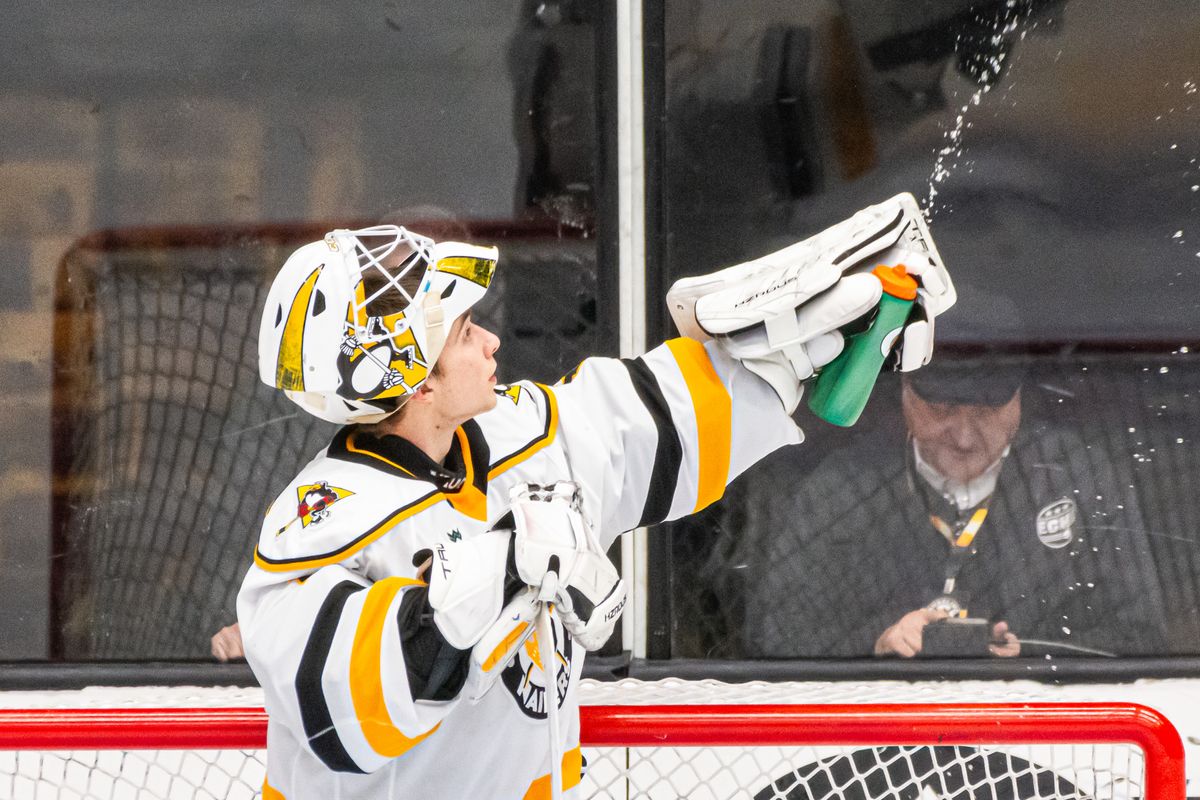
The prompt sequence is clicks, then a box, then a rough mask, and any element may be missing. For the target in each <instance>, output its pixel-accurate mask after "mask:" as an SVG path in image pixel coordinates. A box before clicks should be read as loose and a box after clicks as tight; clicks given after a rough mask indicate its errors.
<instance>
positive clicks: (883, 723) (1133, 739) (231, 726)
mask: <svg viewBox="0 0 1200 800" xmlns="http://www.w3.org/2000/svg"><path fill="white" fill-rule="evenodd" d="M581 718H582V739H583V741H582V744H583V746H584V747H595V748H672V747H735V748H750V747H755V746H763V745H770V746H826V745H829V746H833V745H841V746H860V747H868V746H869V747H884V746H891V745H927V746H938V747H959V746H966V747H973V746H1004V745H1064V744H1071V745H1083V744H1088V745H1110V744H1114V745H1116V744H1125V745H1133V746H1136V747H1137V748H1139V749H1140V750H1141V752H1142V754H1143V758H1144V765H1145V767H1144V776H1142V778H1141V782H1140V791H1138V792H1137V794H1136V795H1134V796H1142V797H1144V798H1148V799H1149V800H1180V798H1183V797H1184V796H1185V776H1184V763H1183V761H1184V756H1183V753H1184V751H1183V743H1182V741H1181V739H1180V736H1179V733H1178V732H1177V731H1176V729H1175V728H1174V726H1173V725H1172V724H1171V723H1170V721H1168V720H1167V719H1166V718H1165V717H1164V716H1163V715H1162V714H1160V713H1159V712H1157V711H1155V710H1154V709H1152V708H1149V707H1147V706H1143V705H1138V704H1134V703H972V704H924V705H922V704H877V705H844V704H840V705H825V704H821V705H639V706H603V705H596V706H584V707H583V708H582V710H581ZM265 742H266V714H265V713H264V711H263V710H262V709H260V708H71V709H63V708H58V709H51V708H39V709H0V750H21V751H29V750H40V751H66V750H172V749H175V750H260V749H262V748H263V747H265Z"/></svg>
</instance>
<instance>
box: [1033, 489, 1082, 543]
mask: <svg viewBox="0 0 1200 800" xmlns="http://www.w3.org/2000/svg"><path fill="white" fill-rule="evenodd" d="M1078 517H1079V509H1078V506H1076V505H1075V501H1074V500H1072V499H1071V498H1069V497H1060V498H1059V499H1057V500H1055V501H1054V502H1053V503H1050V504H1049V505H1047V506H1046V507H1045V508H1043V509H1042V510H1041V511H1039V512H1038V514H1037V537H1038V540H1039V541H1040V542H1041V543H1042V544H1044V545H1046V547H1049V548H1051V549H1053V550H1060V549H1062V548H1064V547H1066V546H1067V545H1069V544H1070V543H1071V542H1072V541H1073V540H1074V539H1075V522H1076V520H1077V518H1078Z"/></svg>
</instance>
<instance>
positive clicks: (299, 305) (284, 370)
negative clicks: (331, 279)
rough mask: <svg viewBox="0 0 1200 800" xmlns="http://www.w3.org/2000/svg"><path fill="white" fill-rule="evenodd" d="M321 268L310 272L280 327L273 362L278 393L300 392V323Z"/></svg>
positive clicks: (302, 321)
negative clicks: (280, 334)
mask: <svg viewBox="0 0 1200 800" xmlns="http://www.w3.org/2000/svg"><path fill="white" fill-rule="evenodd" d="M324 268H325V265H324V264H322V265H321V266H319V267H317V268H316V269H314V270H313V271H312V274H311V275H309V276H308V277H307V278H305V279H304V283H303V285H301V287H300V291H298V292H296V296H295V297H293V298H292V307H291V308H289V309H288V314H287V321H286V322H285V323H284V325H283V336H281V337H280V339H279V357H278V359H276V361H275V385H276V386H277V387H279V388H280V389H291V390H293V391H297V392H302V391H304V360H303V354H304V322H305V320H306V319H307V318H308V313H307V312H308V304H309V301H310V300H311V299H312V293H313V287H314V286H315V285H316V283H317V277H318V276H319V275H320V274H321V270H322V269H324Z"/></svg>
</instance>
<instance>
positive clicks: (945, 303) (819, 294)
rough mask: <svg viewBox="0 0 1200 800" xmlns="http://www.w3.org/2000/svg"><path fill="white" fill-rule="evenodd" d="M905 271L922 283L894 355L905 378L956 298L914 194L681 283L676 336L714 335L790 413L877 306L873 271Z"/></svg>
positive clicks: (673, 300) (671, 300)
mask: <svg viewBox="0 0 1200 800" xmlns="http://www.w3.org/2000/svg"><path fill="white" fill-rule="evenodd" d="M880 264H883V265H886V266H889V267H895V266H898V265H904V267H905V268H906V269H907V271H908V273H909V274H910V275H912V276H913V277H914V278H915V279H916V281H917V283H918V287H919V288H918V291H917V300H916V304H915V307H914V310H913V312H912V314H911V315H910V316H909V318H908V321H907V324H905V325H904V327H903V330H902V331H901V332H900V334H899V335H898V336H897V337H896V338H895V340H894V341H895V345H894V350H893V355H892V358H890V359H889V362H888V363H891V364H894V365H895V366H896V367H897V368H898V369H900V370H901V371H903V372H909V371H911V370H914V369H917V368H919V367H921V366H923V365H925V364H927V363H929V360H930V358H931V357H932V356H933V336H934V318H936V317H937V316H938V315H939V314H941V313H943V312H944V311H946V310H947V309H949V308H950V307H951V306H953V305H954V302H955V299H956V295H955V291H954V284H953V282H952V281H951V280H950V274H949V273H948V272H947V271H946V267H945V265H944V264H943V262H942V258H941V256H940V255H939V254H938V252H937V248H936V246H935V245H934V243H933V237H932V236H931V235H930V233H929V227H928V226H927V225H926V223H925V220H924V218H923V217H922V215H921V210H920V208H919V207H918V206H917V201H916V199H915V198H913V196H912V195H911V194H908V193H905V194H899V195H896V196H895V197H893V198H891V199H890V200H887V201H885V202H883V203H880V204H878V205H874V206H869V207H868V208H865V209H863V210H862V211H860V212H858V213H857V214H855V215H854V216H852V217H850V218H849V219H847V220H845V221H843V222H839V223H838V224H836V225H834V226H832V227H830V228H827V229H825V230H824V231H822V232H820V233H818V234H816V235H815V236H811V237H809V238H808V239H805V240H804V241H802V242H799V243H797V244H794V245H791V246H789V247H785V248H783V249H782V250H777V251H775V252H774V253H770V254H768V255H765V256H763V257H762V258H758V259H755V260H754V261H747V262H745V263H743V264H737V265H735V266H732V267H728V268H726V269H723V270H720V271H718V272H714V273H711V274H709V275H701V276H698V277H694V278H683V279H681V280H679V281H677V282H676V283H675V284H674V285H673V286H672V287H671V290H670V291H669V292H668V293H667V305H668V307H669V309H670V312H671V317H672V319H674V321H675V324H676V326H677V327H678V328H679V331H680V332H681V333H683V334H684V335H685V336H689V337H691V338H693V339H697V340H699V341H707V340H708V339H716V341H717V343H718V344H719V345H720V346H721V347H722V348H723V349H724V350H726V351H727V352H728V353H729V354H730V355H731V356H733V357H734V358H737V359H738V360H739V361H741V362H742V363H743V364H744V365H745V366H746V368H747V369H749V370H750V371H751V372H754V373H755V374H756V375H758V376H759V377H761V378H762V379H763V380H765V381H766V382H767V383H769V384H770V385H771V387H772V388H773V389H774V390H775V392H776V394H778V395H779V399H780V401H781V402H782V403H783V406H784V408H785V409H786V410H787V412H788V413H789V414H790V413H791V412H792V411H794V410H795V408H796V405H797V404H798V403H799V402H800V397H801V395H802V393H803V385H802V383H803V381H805V380H807V379H808V378H810V377H812V376H813V375H814V374H815V373H816V372H817V371H819V370H820V369H821V368H822V367H823V366H825V365H826V364H829V363H830V362H831V361H833V360H834V359H835V358H837V356H838V355H839V354H840V353H841V352H842V348H843V346H844V344H845V340H844V336H843V333H842V331H841V329H842V328H844V327H845V326H847V325H850V324H851V323H854V322H855V321H858V320H860V319H861V318H863V317H865V316H866V315H868V314H870V313H871V312H872V311H873V310H874V309H875V308H876V306H878V305H879V302H880V298H881V294H882V286H881V284H880V282H879V280H878V279H877V278H876V277H875V276H873V275H871V274H870V273H871V270H872V269H874V268H875V267H876V266H878V265H880Z"/></svg>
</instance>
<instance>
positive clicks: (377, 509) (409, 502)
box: [254, 440, 441, 572]
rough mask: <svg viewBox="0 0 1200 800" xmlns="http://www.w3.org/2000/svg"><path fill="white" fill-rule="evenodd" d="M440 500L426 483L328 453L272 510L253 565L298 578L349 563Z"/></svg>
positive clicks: (303, 471) (308, 467)
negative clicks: (397, 527)
mask: <svg viewBox="0 0 1200 800" xmlns="http://www.w3.org/2000/svg"><path fill="white" fill-rule="evenodd" d="M335 441H336V440H335ZM331 447H332V445H331ZM440 498H441V494H440V492H439V491H438V490H437V488H436V487H434V486H433V485H432V484H430V483H428V482H426V481H421V480H416V479H411V478H404V477H400V476H397V475H393V474H390V473H388V472H384V471H382V470H380V469H376V468H373V467H371V466H368V465H367V464H365V463H355V462H354V461H348V460H345V459H344V458H333V457H331V456H330V453H329V448H327V449H326V450H325V451H323V452H322V453H321V454H320V455H319V456H317V457H316V458H315V459H313V460H312V461H311V462H309V463H308V464H307V465H306V466H305V467H304V468H303V469H301V470H300V472H299V474H298V475H297V476H296V477H295V478H293V479H292V480H291V482H290V483H288V485H287V486H286V487H285V488H284V490H283V491H282V492H280V493H279V495H278V496H277V497H276V498H275V500H274V502H272V503H271V506H270V507H269V508H268V509H267V514H266V517H265V519H264V520H263V526H262V532H261V534H260V535H259V541H258V547H257V548H256V550H255V553H254V562H255V564H257V565H258V566H259V567H260V568H261V569H265V570H267V571H270V572H293V571H311V570H314V569H318V568H320V567H322V566H327V565H329V564H335V563H339V562H342V561H345V560H346V559H348V558H350V557H352V556H353V555H355V554H356V553H358V552H359V551H361V550H362V549H364V548H365V547H366V546H367V545H369V544H371V543H372V542H374V541H375V540H376V539H378V538H380V537H381V536H383V535H384V534H386V533H387V532H388V531H389V530H391V529H392V528H393V527H395V525H396V524H397V523H398V522H400V521H401V520H403V519H406V518H408V517H411V516H413V515H415V514H417V513H420V512H421V511H422V510H424V509H425V508H428V507H429V506H432V505H434V504H436V503H437V501H438V500H439V499H440Z"/></svg>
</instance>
